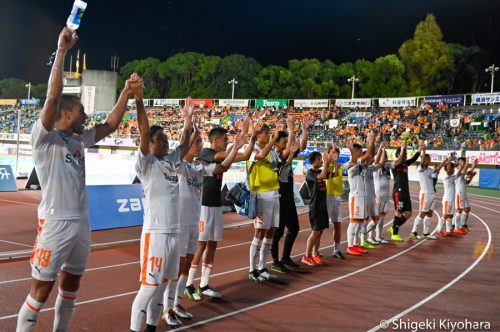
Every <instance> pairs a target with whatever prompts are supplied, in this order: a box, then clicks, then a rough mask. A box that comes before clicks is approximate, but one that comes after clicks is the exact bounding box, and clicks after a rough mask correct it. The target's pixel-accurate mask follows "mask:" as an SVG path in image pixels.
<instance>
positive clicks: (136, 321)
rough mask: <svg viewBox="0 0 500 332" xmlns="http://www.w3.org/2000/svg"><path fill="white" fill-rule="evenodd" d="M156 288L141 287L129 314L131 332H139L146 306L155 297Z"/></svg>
mask: <svg viewBox="0 0 500 332" xmlns="http://www.w3.org/2000/svg"><path fill="white" fill-rule="evenodd" d="M156 288H157V287H156V286H147V285H141V288H139V292H138V293H137V295H136V297H135V299H134V303H132V312H131V314H130V329H131V330H132V331H141V327H142V324H143V323H144V320H145V319H146V310H147V308H148V304H149V302H150V301H151V299H152V298H153V296H154V295H155V292H156Z"/></svg>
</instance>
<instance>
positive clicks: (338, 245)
mask: <svg viewBox="0 0 500 332" xmlns="http://www.w3.org/2000/svg"><path fill="white" fill-rule="evenodd" d="M339 250H340V242H334V243H333V252H337V251H339Z"/></svg>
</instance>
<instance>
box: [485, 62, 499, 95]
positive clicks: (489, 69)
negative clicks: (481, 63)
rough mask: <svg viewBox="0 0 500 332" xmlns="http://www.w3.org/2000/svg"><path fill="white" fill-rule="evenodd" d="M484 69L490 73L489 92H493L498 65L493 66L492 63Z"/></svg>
mask: <svg viewBox="0 0 500 332" xmlns="http://www.w3.org/2000/svg"><path fill="white" fill-rule="evenodd" d="M484 71H485V72H487V73H490V75H491V93H493V91H494V89H493V87H494V85H495V72H496V71H498V67H495V64H492V65H491V66H489V67H488V68H486V69H485V70H484Z"/></svg>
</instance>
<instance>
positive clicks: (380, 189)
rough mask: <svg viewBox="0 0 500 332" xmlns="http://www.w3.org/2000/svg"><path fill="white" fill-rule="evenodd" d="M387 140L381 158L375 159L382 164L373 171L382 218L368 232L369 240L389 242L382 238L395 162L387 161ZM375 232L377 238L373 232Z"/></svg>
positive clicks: (379, 155)
mask: <svg viewBox="0 0 500 332" xmlns="http://www.w3.org/2000/svg"><path fill="white" fill-rule="evenodd" d="M385 148H386V142H382V144H381V147H380V150H381V153H380V154H377V157H378V158H381V160H375V163H377V164H380V167H379V168H378V169H377V170H375V172H374V173H373V180H374V183H375V197H376V203H377V205H378V210H379V214H380V219H379V221H378V223H377V225H376V226H375V232H374V231H373V230H372V231H371V232H369V233H368V240H369V241H370V240H371V242H370V243H372V242H377V243H382V244H387V243H388V241H387V240H385V239H384V238H382V229H383V228H384V218H385V216H386V215H387V211H388V210H389V197H390V192H389V180H390V178H391V175H390V170H391V168H392V167H393V163H391V162H387V152H386V151H385ZM374 233H375V238H373V234H374Z"/></svg>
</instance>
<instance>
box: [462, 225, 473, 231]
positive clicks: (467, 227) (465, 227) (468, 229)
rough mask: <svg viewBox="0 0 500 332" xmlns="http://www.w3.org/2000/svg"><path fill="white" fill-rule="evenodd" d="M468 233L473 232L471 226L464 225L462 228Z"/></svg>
mask: <svg viewBox="0 0 500 332" xmlns="http://www.w3.org/2000/svg"><path fill="white" fill-rule="evenodd" d="M462 227H463V228H464V229H465V230H466V231H469V232H470V231H471V230H472V229H471V228H470V227H469V225H463V226H462Z"/></svg>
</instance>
